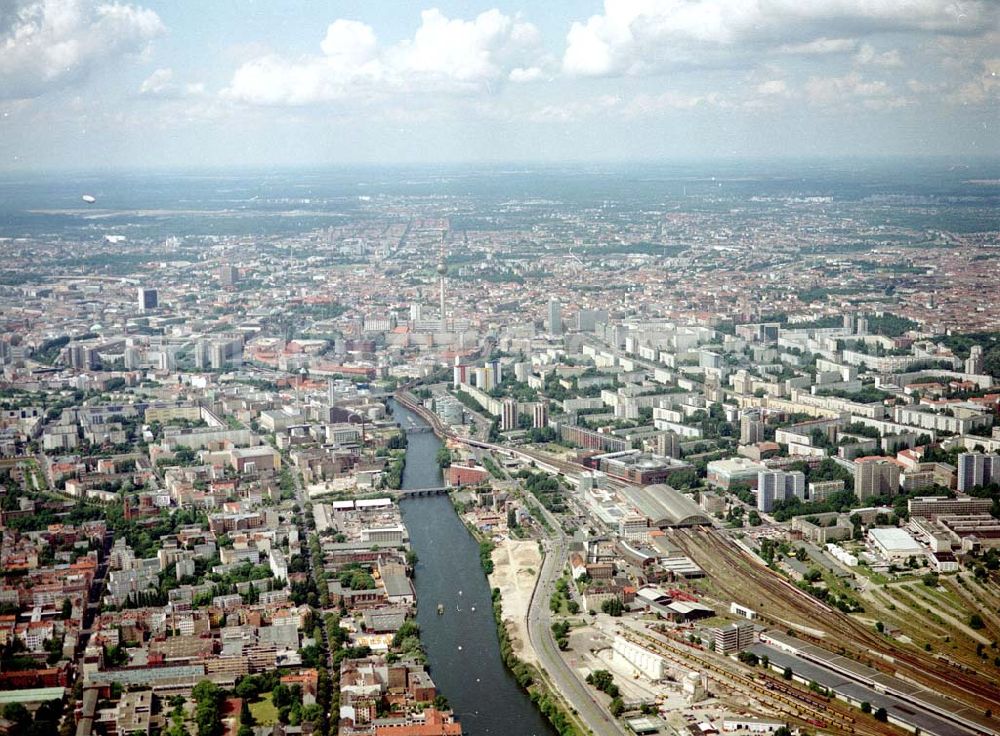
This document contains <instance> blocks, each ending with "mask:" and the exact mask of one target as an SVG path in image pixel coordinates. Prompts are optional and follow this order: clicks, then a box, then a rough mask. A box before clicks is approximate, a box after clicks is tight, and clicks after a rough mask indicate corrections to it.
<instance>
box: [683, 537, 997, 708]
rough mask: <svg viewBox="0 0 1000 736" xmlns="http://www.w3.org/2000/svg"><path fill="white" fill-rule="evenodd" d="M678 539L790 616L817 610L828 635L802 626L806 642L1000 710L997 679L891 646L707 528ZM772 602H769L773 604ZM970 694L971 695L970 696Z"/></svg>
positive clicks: (737, 595)
mask: <svg viewBox="0 0 1000 736" xmlns="http://www.w3.org/2000/svg"><path fill="white" fill-rule="evenodd" d="M676 538H677V539H678V541H679V542H680V543H681V546H682V547H685V552H687V553H693V554H694V555H695V557H694V559H696V560H697V559H699V558H700V559H705V557H706V553H707V552H708V551H711V553H712V555H709V557H712V556H717V557H716V559H718V560H720V564H721V565H723V566H724V567H725V568H726V569H725V570H720V569H719V565H718V564H716V565H714V567H715V569H716V572H717V574H722V575H723V576H724V575H725V573H727V572H728V574H729V575H730V576H732V574H733V573H734V572H736V571H739V572H740V573H743V574H745V575H746V583H747V584H751V585H753V586H755V587H756V588H758V589H759V590H760V591H761V592H762V593H763V594H764V597H768V598H771V599H773V600H776V601H777V602H778V603H779V604H784V608H786V609H788V610H789V611H791V612H792V613H793V614H794V615H793V616H791V618H792V620H794V619H796V618H797V619H801V618H802V617H803V616H804V615H808V614H810V613H814V614H815V618H812V617H810V618H811V619H812V620H810V625H811V626H813V627H815V628H816V629H820V630H823V631H825V632H826V633H827V634H828V636H827V637H819V636H812V635H810V634H809V633H808V632H806V631H802V630H799V631H798V635H799V637H800V638H802V639H803V640H806V641H809V642H811V643H815V644H817V645H818V646H822V647H825V648H827V649H829V648H830V643H831V641H835V642H837V645H838V646H839V648H840V651H842V652H843V653H845V654H847V655H848V656H851V657H852V658H853V659H855V660H857V661H861V662H865V663H867V664H869V666H871V667H873V668H875V669H878V670H880V671H882V672H885V673H887V674H898V675H901V676H903V677H904V678H905V679H908V680H910V681H912V682H918V683H921V684H923V685H924V686H925V687H928V688H929V689H932V690H936V691H938V692H941V693H942V694H945V695H948V696H949V697H951V698H953V699H954V700H956V701H958V702H960V703H965V704H967V705H969V706H970V707H973V708H977V709H979V710H985V709H987V708H989V709H991V710H992V711H993V712H997V710H998V709H1000V687H998V686H997V684H996V683H994V682H990V681H984V680H983V679H982V678H980V677H978V676H975V675H974V674H973V673H969V672H968V671H967V670H965V669H963V668H961V667H959V666H955V665H952V664H949V663H947V662H942V661H941V660H937V659H935V658H933V657H930V656H921V655H918V654H913V653H910V652H907V651H905V650H903V649H901V648H896V647H891V646H887V641H886V640H885V638H884V637H881V636H879V635H877V634H875V633H874V632H872V631H869V630H868V628H867V627H866V626H862V625H861V624H859V623H858V622H857V621H854V620H853V619H851V618H850V617H849V616H847V615H846V614H844V613H842V612H841V611H839V610H836V609H833V608H831V607H829V606H826V605H825V604H823V603H822V602H820V601H818V600H816V599H815V598H813V597H812V596H810V595H809V594H808V593H806V592H805V591H801V590H799V589H798V588H796V587H795V586H794V585H791V584H790V583H789V582H788V581H786V580H784V579H783V578H780V577H778V576H777V575H775V574H774V573H773V572H771V571H770V570H768V569H767V568H765V567H763V566H762V565H760V564H759V563H757V562H756V561H755V560H752V559H750V557H749V555H748V553H746V552H745V551H743V550H741V549H739V548H738V547H736V546H735V545H734V544H732V543H731V542H729V541H728V540H726V539H724V538H723V537H722V536H721V535H719V534H718V533H717V532H714V531H707V530H699V531H694V532H690V531H681V532H680V533H679V534H678V535H676ZM709 567H713V565H711V564H709ZM716 584H717V585H718V586H719V587H720V588H721V589H722V590H723V591H724V592H726V593H727V594H728V595H730V596H732V597H733V600H737V601H741V600H742V599H745V593H744V592H742V591H738V590H734V589H733V588H732V587H731V586H730V585H728V584H727V583H726V582H723V581H722V579H721V578H718V579H717V580H716ZM741 596H742V598H741ZM773 600H772V601H769V603H772V602H773ZM761 618H762V619H764V620H767V621H769V622H770V623H772V624H773V625H775V626H778V627H781V628H785V627H786V626H787V622H785V621H782V620H780V619H778V618H775V617H774V616H768V615H767V614H762V615H761ZM970 695H971V696H972V699H970Z"/></svg>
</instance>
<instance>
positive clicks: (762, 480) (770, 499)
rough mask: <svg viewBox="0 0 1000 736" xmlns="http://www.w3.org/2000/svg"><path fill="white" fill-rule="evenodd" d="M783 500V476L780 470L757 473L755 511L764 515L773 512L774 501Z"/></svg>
mask: <svg viewBox="0 0 1000 736" xmlns="http://www.w3.org/2000/svg"><path fill="white" fill-rule="evenodd" d="M784 500H785V474H784V473H782V472H781V471H780V470H769V471H761V472H759V473H757V510H758V511H763V512H764V513H765V514H769V513H771V511H773V510H774V502H775V501H784Z"/></svg>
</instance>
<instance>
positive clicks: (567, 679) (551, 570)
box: [527, 504, 626, 736]
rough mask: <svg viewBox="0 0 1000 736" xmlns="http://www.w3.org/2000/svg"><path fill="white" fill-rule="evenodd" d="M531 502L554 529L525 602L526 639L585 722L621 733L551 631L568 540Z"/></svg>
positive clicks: (552, 518)
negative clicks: (551, 606)
mask: <svg viewBox="0 0 1000 736" xmlns="http://www.w3.org/2000/svg"><path fill="white" fill-rule="evenodd" d="M534 505H535V506H537V508H538V509H540V510H541V513H542V514H544V515H545V517H546V520H547V521H548V522H549V524H550V525H552V529H553V532H552V535H551V538H550V539H547V540H546V541H545V543H544V544H545V548H546V549H545V560H544V561H543V562H542V569H541V572H540V573H539V575H538V581H537V582H536V583H535V590H534V592H533V593H532V597H531V604H530V605H529V606H528V618H527V625H528V639H530V641H531V646H532V648H533V649H534V650H535V655H536V656H537V657H538V661H539V663H540V664H541V666H542V669H543V670H544V672H545V673H546V675H547V676H548V679H549V681H550V684H551V686H552V688H553V689H554V690H555V691H556V692H558V693H559V694H560V695H562V697H563V699H564V700H565V701H566V702H568V703H569V704H570V705H571V706H572V707H573V708H575V709H576V711H577V715H578V717H579V719H580V720H581V721H583V723H584V725H586V727H587V728H589V729H590V730H591V731H592V732H593V733H595V734H599V735H600V736H604V734H622V735H623V736H624V734H626V731H625V729H624V727H623V726H622V724H621V722H620V721H618V720H617V719H615V718H613V717H612V716H611V714H610V713H609V712H608V709H607V708H606V707H604V706H603V705H602V704H601V703H599V702H598V701H597V700H596V699H595V696H594V692H593V691H592V690H591V689H590V688H589V687H588V686H587V684H586V683H585V682H583V681H582V680H581V679H580V678H579V676H578V675H577V673H576V672H574V671H573V670H572V669H571V668H570V666H569V665H568V664H567V663H566V660H565V659H564V658H563V656H562V654H561V653H560V651H559V647H558V646H557V645H556V641H555V637H554V636H553V635H552V612H551V610H550V609H549V600H550V599H551V598H552V593H553V592H555V583H556V580H558V579H559V576H560V574H561V573H562V569H563V565H564V564H565V562H566V559H567V555H568V549H569V541H568V540H567V538H566V535H565V534H564V533H563V531H562V527H561V526H560V525H559V520H558V519H556V518H555V516H553V515H552V514H551V513H550V512H549V511H548V510H546V509H544V508H542V506H541V504H534Z"/></svg>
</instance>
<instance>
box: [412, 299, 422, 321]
mask: <svg viewBox="0 0 1000 736" xmlns="http://www.w3.org/2000/svg"><path fill="white" fill-rule="evenodd" d="M420 312H421V309H420V303H419V302H416V303H414V304H411V305H410V322H419V321H420V319H421V314H420Z"/></svg>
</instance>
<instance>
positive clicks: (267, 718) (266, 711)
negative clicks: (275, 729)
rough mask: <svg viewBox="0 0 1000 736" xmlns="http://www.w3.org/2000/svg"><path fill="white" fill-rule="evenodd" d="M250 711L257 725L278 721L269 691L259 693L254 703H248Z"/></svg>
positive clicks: (266, 724) (276, 710) (271, 723)
mask: <svg viewBox="0 0 1000 736" xmlns="http://www.w3.org/2000/svg"><path fill="white" fill-rule="evenodd" d="M250 713H251V714H253V717H254V720H256V721H257V725H258V726H273V725H274V724H275V723H277V722H278V709H277V708H275V707H274V703H272V702H271V693H267V694H265V695H261V699H260V700H258V701H257V702H256V703H250Z"/></svg>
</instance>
